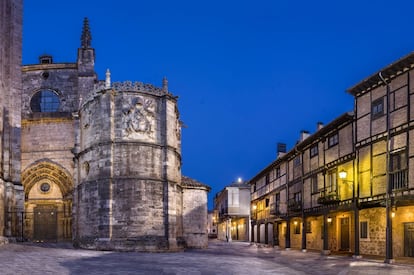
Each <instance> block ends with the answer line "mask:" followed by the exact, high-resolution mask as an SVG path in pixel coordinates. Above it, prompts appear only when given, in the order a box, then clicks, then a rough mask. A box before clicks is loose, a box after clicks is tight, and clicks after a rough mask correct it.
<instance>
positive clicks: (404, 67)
mask: <svg viewBox="0 0 414 275" xmlns="http://www.w3.org/2000/svg"><path fill="white" fill-rule="evenodd" d="M413 67H414V52H412V53H410V54H408V55H406V56H404V57H403V58H401V59H399V60H397V61H396V62H394V63H391V64H390V65H388V66H387V67H385V68H383V69H382V70H380V71H378V72H376V73H374V74H373V75H371V76H369V77H367V78H366V79H364V80H362V81H361V82H359V83H358V84H356V85H355V86H353V87H351V88H349V89H348V90H347V92H348V93H350V94H351V95H353V96H355V95H357V94H359V93H361V92H364V91H369V90H371V89H374V88H376V87H378V86H380V85H383V84H385V83H383V81H382V79H381V77H380V76H379V73H381V74H382V76H383V78H384V79H385V81H387V82H388V81H390V80H391V79H393V78H396V77H397V76H399V75H401V74H403V73H405V72H406V71H408V70H410V69H411V68H413Z"/></svg>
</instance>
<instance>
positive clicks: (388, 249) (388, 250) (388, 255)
mask: <svg viewBox="0 0 414 275" xmlns="http://www.w3.org/2000/svg"><path fill="white" fill-rule="evenodd" d="M378 76H379V77H380V78H381V81H382V82H383V83H384V84H385V85H386V89H387V93H386V94H387V113H386V115H387V123H386V127H387V141H386V143H387V151H386V167H385V171H386V172H385V174H386V179H385V180H386V181H385V182H386V186H387V193H386V197H385V213H386V217H385V218H386V222H387V225H386V236H385V260H384V262H385V263H388V264H392V263H393V262H394V259H393V251H392V218H391V208H392V205H391V193H392V188H391V184H390V171H389V170H390V168H389V166H390V141H391V138H390V133H391V131H390V127H391V122H390V86H389V83H387V82H386V81H385V79H384V77H383V76H382V73H381V72H379V73H378Z"/></svg>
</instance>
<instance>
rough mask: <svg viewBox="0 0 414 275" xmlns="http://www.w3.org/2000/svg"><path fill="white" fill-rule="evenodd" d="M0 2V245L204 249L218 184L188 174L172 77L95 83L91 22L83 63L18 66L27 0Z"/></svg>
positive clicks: (45, 59) (46, 60) (44, 61)
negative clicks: (210, 197) (210, 196)
mask: <svg viewBox="0 0 414 275" xmlns="http://www.w3.org/2000/svg"><path fill="white" fill-rule="evenodd" d="M0 8H1V9H0V20H1V24H0V27H1V32H0V35H1V37H0V38H1V39H0V43H1V44H0V45H1V47H0V50H1V60H0V73H1V74H0V114H1V119H0V154H1V155H2V157H1V158H0V160H1V163H0V164H1V165H0V243H1V242H2V241H7V240H8V239H10V238H16V237H19V238H21V239H22V240H28V241H67V240H71V239H72V240H73V241H74V244H75V245H77V246H79V247H82V248H91V249H105V250H107V249H114V250H121V251H176V250H180V249H182V248H184V247H206V246H207V192H208V191H209V190H210V188H209V187H208V186H206V185H204V184H201V183H199V182H197V181H195V180H192V179H189V178H186V177H182V175H181V122H180V120H179V112H178V107H177V98H176V97H175V96H173V95H172V94H171V93H170V92H169V91H168V82H167V80H166V79H164V80H163V84H162V88H157V87H154V86H152V85H150V84H143V83H138V82H135V83H132V82H128V81H127V82H123V83H112V84H111V80H110V72H109V70H108V71H107V73H106V79H105V81H99V80H98V77H97V75H96V73H95V70H94V65H95V50H94V48H92V46H91V40H92V35H91V31H90V28H89V23H88V20H87V19H85V21H84V24H83V30H82V35H81V47H80V48H79V49H78V55H77V60H76V62H74V63H55V62H54V61H53V57H52V56H49V55H43V56H41V57H40V59H39V64H32V65H25V66H23V67H21V38H22V34H21V27H22V24H21V23H22V8H23V7H22V1H21V0H5V1H1V3H0ZM20 149H21V150H20ZM20 178H21V179H20ZM4 237H6V238H4Z"/></svg>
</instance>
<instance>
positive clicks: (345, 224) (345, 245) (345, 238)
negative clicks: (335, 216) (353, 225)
mask: <svg viewBox="0 0 414 275" xmlns="http://www.w3.org/2000/svg"><path fill="white" fill-rule="evenodd" d="M341 250H344V251H348V250H349V218H341Z"/></svg>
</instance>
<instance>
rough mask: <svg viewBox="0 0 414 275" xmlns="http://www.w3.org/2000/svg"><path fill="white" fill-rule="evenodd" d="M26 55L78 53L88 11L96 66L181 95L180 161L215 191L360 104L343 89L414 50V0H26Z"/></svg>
mask: <svg viewBox="0 0 414 275" xmlns="http://www.w3.org/2000/svg"><path fill="white" fill-rule="evenodd" d="M24 2H25V3H24V5H25V6H24V28H23V64H34V63H38V56H39V55H42V54H51V55H52V56H53V57H54V61H55V62H75V61H76V56H77V48H78V47H80V35H81V29H82V22H83V18H84V17H88V18H89V22H90V27H91V31H92V46H93V47H94V48H95V51H96V67H95V68H96V72H97V74H98V77H99V79H101V80H103V79H104V77H105V71H106V69H107V68H109V69H110V70H111V74H112V80H113V81H126V80H131V81H141V82H144V83H152V84H154V85H156V86H161V83H162V78H163V77H164V76H165V77H167V78H168V81H169V90H170V91H171V92H172V93H173V94H174V95H177V96H179V109H180V113H181V120H182V121H183V122H184V124H185V125H186V128H184V129H183V134H182V172H183V174H184V175H186V176H189V177H192V178H194V179H196V180H199V181H201V182H203V183H205V184H207V185H209V186H211V187H212V190H211V192H210V194H209V209H212V207H213V198H214V195H215V194H216V193H217V192H219V191H220V190H222V189H223V188H224V187H225V186H226V185H229V184H231V183H232V182H233V181H235V180H236V179H237V178H238V177H241V178H242V179H244V180H249V179H251V178H252V177H253V176H254V175H255V174H257V173H258V172H259V171H260V170H262V169H263V168H264V167H266V166H267V165H268V164H270V163H271V162H272V161H273V160H275V158H276V144H277V142H283V143H286V144H287V149H288V150H290V149H291V148H292V147H293V145H294V144H295V143H296V141H297V140H298V138H299V133H300V131H301V130H308V131H310V132H311V133H314V132H315V130H316V124H317V122H319V121H321V122H323V123H325V124H327V123H329V122H330V121H332V120H333V119H335V118H336V117H338V116H339V115H341V114H343V113H344V112H348V111H352V109H353V104H354V103H353V98H352V96H351V95H349V94H347V93H346V89H348V88H350V87H352V86H354V85H355V84H357V83H358V82H360V81H362V80H363V79H365V78H366V77H368V76H370V75H372V74H374V73H376V72H377V71H379V70H380V69H382V68H383V67H385V66H387V65H389V64H390V63H392V62H394V61H396V60H397V59H399V58H401V57H403V56H405V55H407V54H408V53H410V52H412V51H414V28H413V26H414V23H413V19H412V18H413V14H414V1H410V0H406V1H403V0H394V1H383V0H376V1H374V0H367V1H361V0H358V1H356V0H347V1H332V0H330V1H318V0H315V1H308V0H298V1H278V0H263V1H261V0H258V1H244V0H238V1H235V0H227V1H226V0H220V1H218V0H209V1H195V0H192V1H180V0H176V1H167V0H165V1H162V0H151V1H141V0H117V1H113V0H100V1H93V0H82V1H81V0H70V1H57V0H25V1H24Z"/></svg>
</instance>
